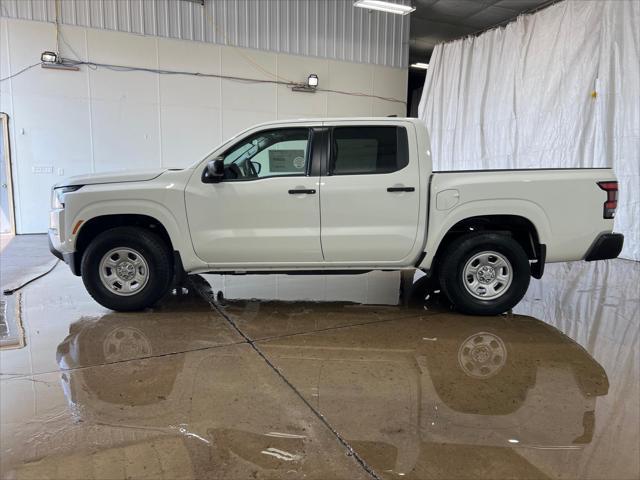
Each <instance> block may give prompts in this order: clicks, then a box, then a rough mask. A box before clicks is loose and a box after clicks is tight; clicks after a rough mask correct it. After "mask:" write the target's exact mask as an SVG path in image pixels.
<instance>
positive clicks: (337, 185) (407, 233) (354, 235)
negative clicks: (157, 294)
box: [50, 118, 615, 273]
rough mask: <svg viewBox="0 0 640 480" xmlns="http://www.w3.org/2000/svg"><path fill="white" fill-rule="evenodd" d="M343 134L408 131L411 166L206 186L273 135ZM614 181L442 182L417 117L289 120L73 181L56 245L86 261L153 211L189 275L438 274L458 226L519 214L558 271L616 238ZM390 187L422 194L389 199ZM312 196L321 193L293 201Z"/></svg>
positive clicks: (57, 220)
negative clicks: (209, 165)
mask: <svg viewBox="0 0 640 480" xmlns="http://www.w3.org/2000/svg"><path fill="white" fill-rule="evenodd" d="M332 125H341V126H342V125H349V126H359V125H360V126H364V125H366V126H371V125H389V126H403V127H405V128H406V129H407V133H408V144H409V164H408V166H407V167H405V168H403V169H401V170H399V171H396V172H393V173H388V174H386V173H385V174H371V175H344V176H340V175H335V176H327V177H320V176H316V177H314V176H305V177H299V176H295V177H294V176H292V177H268V178H263V179H255V180H252V181H247V182H235V183H233V182H229V183H226V182H221V183H203V182H202V180H201V175H202V172H203V170H204V168H205V165H206V162H207V159H211V158H215V157H216V156H218V155H220V154H221V153H222V152H224V151H226V150H227V149H228V148H229V147H230V146H232V145H233V144H235V143H236V142H237V141H239V140H242V139H243V138H245V137H247V136H249V135H252V134H254V133H256V132H259V131H261V130H263V129H273V128H278V127H297V126H300V127H311V126H315V127H322V126H332ZM608 180H615V176H614V174H613V172H612V171H611V170H610V169H572V170H510V171H481V172H444V173H437V172H436V173H434V172H432V163H431V154H430V151H429V138H428V134H427V131H426V129H425V127H424V125H423V124H422V123H421V121H419V120H416V119H409V118H407V119H403V118H356V119H334V120H332V119H322V120H309V121H303V120H296V121H280V122H271V123H268V124H262V125H259V126H256V127H253V128H251V129H248V130H245V131H244V132H242V133H240V134H239V135H237V136H236V137H234V138H232V139H231V140H229V141H228V142H226V143H225V144H223V145H221V146H220V147H218V148H216V149H215V150H214V151H213V152H211V154H210V155H208V156H207V157H206V158H205V159H202V160H201V161H200V162H197V163H196V164H194V165H192V166H191V167H189V168H186V169H183V170H165V171H154V172H136V173H123V174H109V175H100V176H82V177H72V178H70V179H68V180H67V181H65V182H62V183H61V184H59V185H60V186H62V185H64V186H68V185H83V187H82V188H80V189H79V190H77V191H75V192H72V193H67V194H65V199H64V200H65V201H64V203H65V208H63V209H57V210H53V211H52V212H51V225H50V226H51V229H50V238H51V240H52V243H53V246H54V247H55V248H56V249H57V250H59V251H61V252H74V251H75V241H76V238H77V236H78V234H79V233H80V232H81V231H82V224H81V225H80V227H79V228H77V224H78V222H80V221H82V222H83V223H85V222H87V221H89V220H91V219H92V218H95V217H98V216H102V215H119V214H142V215H148V216H150V217H153V218H155V219H156V220H157V221H158V222H160V223H161V224H162V225H163V226H164V227H165V229H166V230H167V233H168V234H169V237H170V239H171V242H172V248H173V249H174V250H175V251H178V252H179V253H180V255H181V258H182V262H183V265H184V267H185V270H186V271H187V272H188V273H199V272H207V271H209V272H215V271H247V272H250V271H274V272H278V271H292V270H326V271H331V270H349V269H353V270H365V269H366V270H379V269H391V270H396V269H408V268H415V267H416V266H418V267H420V268H422V269H429V268H430V267H431V264H432V261H433V259H434V256H435V254H436V252H437V250H438V247H439V246H440V244H441V242H442V240H443V238H444V236H445V235H446V233H447V232H448V231H449V229H450V228H451V227H453V226H454V225H455V224H456V223H458V222H460V221H461V220H464V219H467V218H470V217H477V216H483V215H517V216H520V217H523V218H525V219H527V220H529V221H530V222H531V223H532V224H533V226H534V227H535V229H536V231H537V234H538V238H539V240H540V243H542V244H544V245H546V249H547V262H560V261H571V260H581V259H583V258H584V256H585V254H586V253H587V251H588V249H589V247H590V246H591V244H592V243H593V241H594V240H595V239H596V238H597V237H598V236H599V235H600V234H601V233H606V232H611V231H612V228H613V220H609V219H604V218H603V215H602V213H603V203H604V201H605V200H606V193H605V192H604V191H603V190H601V189H600V188H599V187H598V185H597V182H599V181H608ZM390 186H411V187H415V191H413V192H401V193H389V192H387V191H386V188H387V187H390ZM300 188H305V189H316V190H317V194H315V195H306V194H300V195H290V194H288V190H290V189H300ZM74 228H77V230H76V231H75V233H74ZM423 252H426V253H425V254H424V255H423ZM421 257H422V259H421ZM420 259H421V260H420ZM418 262H420V263H418Z"/></svg>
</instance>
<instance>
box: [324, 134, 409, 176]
mask: <svg viewBox="0 0 640 480" xmlns="http://www.w3.org/2000/svg"><path fill="white" fill-rule="evenodd" d="M408 153H409V152H408V145H407V131H406V129H404V128H403V127H336V128H334V129H333V155H332V168H331V173H332V174H333V175H349V174H370V173H391V172H395V171H396V170H400V169H402V168H404V167H406V166H407V165H408V163H409V155H408Z"/></svg>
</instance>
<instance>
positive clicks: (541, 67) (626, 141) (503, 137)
mask: <svg viewBox="0 0 640 480" xmlns="http://www.w3.org/2000/svg"><path fill="white" fill-rule="evenodd" d="M639 37H640V2H638V1H637V0H628V1H627V0H610V1H582V0H578V1H573V0H566V1H564V2H561V3H558V4H556V5H553V6H551V7H549V8H546V9H544V10H542V11H540V12H538V13H535V14H533V15H528V16H522V17H519V18H518V19H517V20H515V21H514V22H512V23H510V24H508V25H507V26H506V27H504V28H498V29H495V30H491V31H488V32H486V33H484V34H482V35H480V36H478V37H475V38H465V39H462V40H457V41H454V42H450V43H446V44H441V45H438V46H437V47H436V48H435V50H434V52H433V55H432V57H431V61H430V64H429V70H428V72H427V78H426V80H425V85H424V89H423V93H422V99H421V100H420V107H419V117H420V118H421V119H423V120H424V122H425V123H426V125H427V127H428V128H429V132H430V134H431V144H432V153H433V159H434V169H435V170H462V169H491V168H545V167H606V166H611V167H613V168H614V170H615V172H616V175H617V177H618V181H619V182H620V194H619V195H620V197H619V202H618V212H617V218H616V231H619V232H622V233H624V234H625V245H624V249H623V252H622V255H621V256H623V257H624V258H631V259H634V260H640V193H639V191H640V40H639ZM569 194H570V192H567V195H569Z"/></svg>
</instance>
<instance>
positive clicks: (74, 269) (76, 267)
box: [49, 238, 80, 277]
mask: <svg viewBox="0 0 640 480" xmlns="http://www.w3.org/2000/svg"><path fill="white" fill-rule="evenodd" d="M49 251H50V252H51V253H53V254H54V255H55V256H56V257H57V258H59V259H60V260H62V261H63V262H64V263H66V264H67V265H69V268H70V269H71V273H73V274H74V275H75V276H76V277H79V276H80V262H78V261H76V260H77V259H76V254H75V252H72V253H62V252H61V251H59V250H56V249H55V247H54V246H53V243H52V242H51V238H49Z"/></svg>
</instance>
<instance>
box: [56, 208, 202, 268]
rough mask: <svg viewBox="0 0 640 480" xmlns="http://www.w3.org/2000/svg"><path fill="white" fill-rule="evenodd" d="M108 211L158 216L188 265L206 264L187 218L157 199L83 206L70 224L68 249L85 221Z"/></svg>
mask: <svg viewBox="0 0 640 480" xmlns="http://www.w3.org/2000/svg"><path fill="white" fill-rule="evenodd" d="M106 215H145V216H148V217H151V218H153V219H155V220H156V221H157V222H159V223H160V224H162V226H163V227H164V228H165V230H166V231H167V234H168V235H169V239H170V240H171V244H172V246H173V250H177V251H179V252H180V255H181V258H182V262H183V264H184V267H185V269H187V270H189V269H191V268H193V267H201V266H203V264H202V262H201V261H200V260H198V259H197V257H196V255H195V252H194V251H193V246H192V245H191V239H190V237H189V227H188V225H187V223H186V219H184V220H181V219H180V218H178V216H176V215H175V214H174V213H173V212H172V211H171V210H170V209H169V208H167V207H166V206H164V205H162V204H160V203H158V202H156V201H153V200H138V199H137V200H136V201H135V202H132V201H131V200H130V199H126V200H116V199H108V200H107V199H105V200H99V201H96V202H92V203H90V204H88V205H86V206H83V207H82V208H81V209H80V210H78V212H77V213H75V215H73V219H70V221H69V223H68V224H67V225H68V228H67V232H68V235H67V243H68V245H67V247H68V250H70V251H75V250H76V248H75V247H76V245H75V244H76V240H77V238H78V236H79V235H80V233H81V232H82V228H83V226H84V225H86V224H87V223H88V222H89V221H90V220H92V219H95V218H98V217H101V216H106ZM79 221H82V224H81V225H80V227H79V229H78V230H77V231H76V232H75V234H74V233H73V230H72V229H73V228H74V226H75V225H76V224H77V223H78V222H79Z"/></svg>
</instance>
